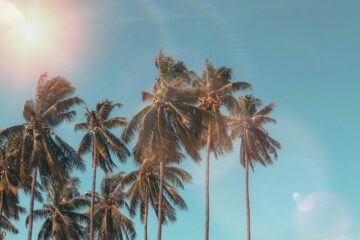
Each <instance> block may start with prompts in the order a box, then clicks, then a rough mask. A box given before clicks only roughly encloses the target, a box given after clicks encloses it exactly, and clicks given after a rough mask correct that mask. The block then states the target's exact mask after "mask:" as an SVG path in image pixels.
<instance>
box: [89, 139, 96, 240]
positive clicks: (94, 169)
mask: <svg viewBox="0 0 360 240" xmlns="http://www.w3.org/2000/svg"><path fill="white" fill-rule="evenodd" d="M92 158H93V159H92V168H93V175H92V189H91V206H90V233H89V235H90V240H94V205H95V188H96V146H95V143H93V151H92Z"/></svg>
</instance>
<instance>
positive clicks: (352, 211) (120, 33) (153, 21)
mask: <svg viewBox="0 0 360 240" xmlns="http://www.w3.org/2000/svg"><path fill="white" fill-rule="evenodd" d="M9 2H10V1H5V0H0V29H2V28H4V29H7V30H6V31H5V30H4V31H1V32H0V42H1V43H2V44H1V45H0V53H3V52H7V49H9V48H10V47H11V46H10V45H11V44H12V43H11V42H9V41H7V42H6V40H5V39H6V38H7V34H9V30H8V29H9V28H10V27H6V28H5V27H4V26H2V25H4V20H3V19H2V18H1V16H2V15H1V14H3V15H4V13H1V6H5V4H8V3H9ZM65 2H66V3H67V4H68V5H66V4H64V5H62V6H59V9H61V10H62V11H56V8H55V7H54V6H52V8H51V7H49V9H48V10H47V11H49V13H50V14H51V15H52V16H53V17H54V18H55V19H58V20H59V21H60V20H61V21H60V22H61V23H62V24H60V25H58V26H59V27H58V28H57V29H55V30H56V31H55V32H56V34H58V35H59V36H62V34H64V35H67V34H68V35H69V34H70V35H71V39H75V40H76V41H77V44H73V45H71V46H72V47H69V45H68V44H66V45H64V44H62V41H59V42H57V44H52V45H50V47H49V48H51V49H52V48H53V51H54V52H55V53H59V54H60V53H61V61H60V60H59V59H58V58H57V56H58V55H57V54H47V53H48V51H44V52H41V48H39V49H40V50H39V52H38V54H36V52H33V53H32V55H31V56H30V57H29V55H27V57H28V58H26V60H24V59H23V58H22V57H21V55H19V54H17V55H14V56H12V57H11V58H10V60H9V59H8V58H5V57H4V55H3V54H1V56H0V69H1V71H0V107H1V112H2V114H1V115H2V117H1V118H0V128H5V127H7V126H9V125H12V124H17V123H21V122H23V119H22V106H23V103H24V100H25V99H28V98H31V97H33V95H34V85H35V82H36V79H37V76H39V75H40V74H41V73H42V72H44V71H49V75H50V76H54V75H62V76H64V77H66V78H67V79H69V80H70V81H71V82H72V83H73V85H74V86H75V87H76V88H77V89H78V90H77V95H78V96H80V97H81V98H83V99H84V100H85V101H86V103H87V104H88V106H89V107H94V104H95V103H96V102H97V101H98V100H101V99H107V98H110V99H112V100H114V101H119V102H122V103H123V104H124V107H123V108H122V109H121V110H119V111H118V112H116V114H120V115H123V116H126V117H128V118H130V117H131V116H132V115H133V114H134V113H136V111H137V110H139V109H140V107H141V106H142V104H143V103H142V102H141V98H140V93H141V90H143V89H148V90H149V89H150V88H151V86H152V83H153V80H154V79H155V77H156V71H155V67H154V56H155V54H156V53H157V52H158V51H159V50H163V51H164V52H165V54H169V55H171V56H173V57H174V58H177V59H180V60H183V61H184V62H185V63H186V65H187V66H188V68H190V69H193V70H195V71H198V72H199V73H200V72H201V70H202V68H203V64H204V60H205V58H209V59H210V60H211V61H212V62H213V64H214V65H216V66H222V65H225V66H229V67H232V68H233V79H234V80H239V79H241V80H246V81H248V82H250V83H251V84H253V93H254V94H255V95H256V96H257V97H259V98H261V99H263V102H264V103H268V102H271V101H275V102H276V104H277V107H276V110H275V111H274V114H273V116H274V117H275V118H276V119H277V120H278V123H277V125H275V126H268V127H269V130H270V132H271V134H272V135H273V136H274V137H275V138H277V139H278V140H279V141H280V142H281V143H282V146H283V148H282V150H281V151H280V153H279V159H278V161H276V162H275V164H274V165H273V166H270V167H267V168H264V167H262V166H257V167H256V168H255V172H254V173H253V174H251V175H250V187H251V207H252V208H251V211H252V232H253V239H254V240H257V239H268V240H275V239H292V240H319V239H327V240H355V239H359V238H360V231H359V229H360V205H359V201H360V193H359V191H358V190H357V189H358V188H357V187H356V186H355V184H356V183H357V182H358V180H359V178H358V171H359V169H360V162H359V161H358V160H359V158H360V154H359V151H357V147H358V142H357V139H356V132H358V131H359V127H358V124H357V123H358V122H359V121H360V109H359V108H357V107H356V104H357V103H358V102H359V100H360V97H359V95H358V90H359V88H360V85H359V81H358V78H359V73H358V71H357V68H358V61H357V59H358V56H359V55H360V47H359V45H358V43H359V42H360V31H359V27H358V23H359V21H360V16H359V14H358V12H359V10H360V4H359V3H358V2H357V1H351V0H345V1H336V0H335V1H331V2H329V1H325V0H312V1H311V0H304V1H298V0H273V1H265V0H253V1H248V0H225V1H214V0H207V1H195V0H183V1H165V0H158V1H152V0H127V1H125V0H121V1H77V3H76V4H75V3H73V2H71V1H65ZM12 3H14V4H15V5H16V7H18V8H19V9H20V10H21V11H24V15H25V18H26V16H27V14H28V12H26V11H25V10H24V9H27V10H28V9H29V5H33V6H32V7H33V8H34V9H36V8H45V7H44V6H43V5H45V4H43V3H44V1H40V0H38V1H32V3H31V4H28V5H27V6H26V7H24V3H23V1H20V2H12ZM1 4H2V5H1ZM35 12H36V11H35ZM2 20H3V22H1V21H2ZM75 23H76V24H75ZM75 25H76V26H77V27H75ZM75 40H73V41H75ZM70 42H71V41H70ZM4 43H7V44H4ZM40 53H41V54H40ZM9 61H12V62H11V66H10V67H9V65H8V64H9V63H8V62H9ZM19 62H21V64H20V63H19ZM39 62H41V64H38V63H39ZM79 110H80V111H79V115H78V117H77V120H78V121H80V120H82V119H83V116H82V114H81V109H79ZM72 129H73V124H65V125H63V126H61V127H59V128H58V129H57V131H58V133H59V134H60V135H61V136H63V137H64V138H65V139H66V140H68V141H69V142H70V143H71V144H72V145H73V146H74V147H76V146H77V145H78V143H79V141H80V138H81V134H78V133H74V132H73V131H72ZM238 156H239V144H238V142H237V143H235V145H234V151H233V153H231V154H228V155H226V156H224V157H222V158H220V159H218V160H215V159H212V163H211V222H210V232H211V233H210V234H211V235H210V236H211V239H245V201H244V174H243V169H242V168H241V166H240V164H239V159H238ZM85 160H86V161H87V162H88V163H89V157H86V158H85ZM129 162H130V163H129V164H127V165H126V166H119V168H118V170H121V171H128V170H131V169H133V168H134V166H133V165H132V164H131V159H129ZM182 166H183V167H184V168H185V169H187V170H188V171H190V172H191V173H192V175H193V178H194V179H193V182H192V183H191V184H189V185H187V186H186V190H185V191H184V192H183V196H184V198H185V199H186V201H187V203H188V206H189V210H188V211H187V212H178V221H177V222H176V224H173V225H168V226H165V227H164V234H163V235H164V237H163V238H164V239H170V240H180V239H201V238H202V237H203V219H204V210H203V202H204V191H203V182H204V179H203V176H204V175H203V172H204V167H203V163H200V164H194V163H192V162H191V161H190V160H186V161H185V162H184V163H183V164H182ZM89 167H90V164H88V171H87V172H85V173H77V172H76V173H75V175H76V176H79V177H80V178H81V180H82V181H83V184H82V187H81V190H82V191H87V190H89V189H90V179H91V173H90V171H89ZM98 179H99V178H98ZM27 201H28V199H27V198H26V197H23V198H22V202H23V203H24V204H26V206H27ZM37 206H39V205H38V204H37ZM23 220H24V219H23V218H22V219H21V222H19V223H18V224H17V225H18V226H19V229H20V233H19V234H18V235H16V236H12V238H11V239H19V240H21V239H25V236H26V229H25V226H24V222H23ZM134 221H135V222H136V229H137V233H138V238H137V239H142V236H143V235H142V226H141V225H140V223H139V221H138V220H137V218H136V219H134ZM40 224H41V223H40V222H39V221H37V222H35V230H34V231H35V233H34V236H35V234H37V230H38V228H39V226H40ZM155 228H156V219H155V217H154V215H153V214H152V215H151V223H150V225H149V236H150V239H155Z"/></svg>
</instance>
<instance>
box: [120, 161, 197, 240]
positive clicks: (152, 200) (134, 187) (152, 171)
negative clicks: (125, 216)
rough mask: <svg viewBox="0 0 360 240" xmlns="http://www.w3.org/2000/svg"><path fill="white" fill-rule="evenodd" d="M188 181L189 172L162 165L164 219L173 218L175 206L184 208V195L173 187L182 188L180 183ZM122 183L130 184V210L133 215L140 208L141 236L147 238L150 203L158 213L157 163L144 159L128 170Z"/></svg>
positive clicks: (174, 217)
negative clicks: (134, 168)
mask: <svg viewBox="0 0 360 240" xmlns="http://www.w3.org/2000/svg"><path fill="white" fill-rule="evenodd" d="M189 181H191V175H190V174H189V173H188V172H186V171H185V170H183V169H181V168H179V167H175V166H170V165H165V166H164V182H163V185H164V194H163V196H162V198H163V202H164V209H163V217H162V218H163V221H164V223H165V222H166V221H168V220H169V221H171V222H174V221H176V212H175V207H178V208H180V209H187V206H186V203H185V201H184V199H182V197H181V196H180V195H179V193H178V192H177V191H176V188H181V189H183V188H184V185H183V183H184V182H189ZM121 184H122V185H125V186H126V185H130V187H129V189H128V190H127V192H126V195H127V196H128V197H129V199H130V214H131V215H132V216H135V214H136V211H137V208H138V207H139V209H140V220H141V222H143V223H144V240H147V239H148V237H147V223H148V211H149V204H151V207H152V208H153V209H154V211H155V214H157V213H158V204H157V203H158V195H159V185H160V171H159V164H156V163H155V164H154V161H150V160H145V161H143V163H142V164H141V165H140V166H139V168H138V169H136V170H134V171H132V172H130V173H128V174H127V175H126V176H125V177H124V179H123V181H122V182H121Z"/></svg>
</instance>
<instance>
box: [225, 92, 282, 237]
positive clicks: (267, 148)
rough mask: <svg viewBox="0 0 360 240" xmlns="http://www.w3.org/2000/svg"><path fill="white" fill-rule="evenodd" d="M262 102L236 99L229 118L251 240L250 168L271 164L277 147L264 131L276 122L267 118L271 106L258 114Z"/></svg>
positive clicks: (276, 142)
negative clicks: (242, 172)
mask: <svg viewBox="0 0 360 240" xmlns="http://www.w3.org/2000/svg"><path fill="white" fill-rule="evenodd" d="M260 106H261V101H260V100H259V99H257V98H255V97H253V96H251V95H246V96H243V97H241V98H240V99H239V109H238V111H237V112H236V113H235V114H234V115H233V116H232V117H231V118H230V121H229V125H230V128H231V129H232V135H233V136H236V137H239V138H240V139H241V144H240V162H241V164H242V165H243V166H244V168H245V191H246V222H247V239H248V240H250V239H251V232H250V199H249V166H250V167H251V168H252V169H254V164H255V163H256V162H258V163H260V164H262V165H264V166H266V165H269V164H272V157H271V155H273V156H274V157H275V158H277V150H278V149H280V147H281V146H280V143H279V142H278V141H276V140H275V139H273V138H272V137H270V135H269V134H268V132H267V131H266V130H265V128H264V124H265V123H268V122H272V123H275V122H276V121H275V119H273V118H271V117H270V116H269V114H270V113H271V111H272V110H273V108H274V106H275V105H274V104H273V103H271V104H269V105H266V106H265V107H263V108H261V109H260V110H258V107H260Z"/></svg>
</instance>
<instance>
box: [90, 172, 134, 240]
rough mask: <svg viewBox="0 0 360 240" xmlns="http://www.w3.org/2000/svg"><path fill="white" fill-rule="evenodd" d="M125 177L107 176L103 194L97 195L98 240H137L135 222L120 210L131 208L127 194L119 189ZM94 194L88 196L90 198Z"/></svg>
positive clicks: (102, 183) (102, 186)
mask: <svg viewBox="0 0 360 240" xmlns="http://www.w3.org/2000/svg"><path fill="white" fill-rule="evenodd" d="M122 178H123V176H122V174H121V173H119V174H116V175H114V176H110V177H107V176H105V177H104V178H103V179H102V182H101V192H100V193H95V205H94V209H95V211H94V233H95V236H96V239H98V240H132V239H135V238H136V232H135V228H134V224H133V222H132V221H131V220H130V219H129V218H127V217H126V216H125V215H124V213H123V212H122V211H121V210H120V209H121V208H126V209H127V210H129V206H128V204H127V202H126V196H125V193H124V192H122V190H123V189H122V188H119V187H118V186H119V182H121V180H122ZM90 195H92V194H87V196H90Z"/></svg>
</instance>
